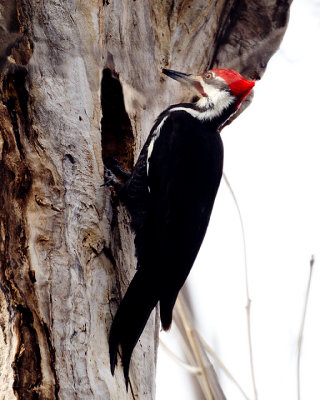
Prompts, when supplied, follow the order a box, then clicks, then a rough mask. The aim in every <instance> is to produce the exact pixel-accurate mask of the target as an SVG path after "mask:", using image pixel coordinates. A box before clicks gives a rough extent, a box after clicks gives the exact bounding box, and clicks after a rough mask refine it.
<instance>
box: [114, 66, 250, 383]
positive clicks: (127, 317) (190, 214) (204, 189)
mask: <svg viewBox="0 0 320 400" xmlns="http://www.w3.org/2000/svg"><path fill="white" fill-rule="evenodd" d="M163 73H164V74H165V75H167V76H169V77H171V78H173V79H175V80H177V81H179V82H181V83H182V84H184V85H187V86H188V87H190V88H191V89H192V90H195V91H196V92H197V95H198V97H199V98H198V100H197V101H195V102H193V103H180V104H175V105H172V106H170V107H168V108H167V109H166V110H165V111H163V112H162V113H161V114H160V115H159V117H158V118H157V120H156V122H155V124H154V126H153V128H152V129H151V132H150V134H149V136H148V138H147V141H146V143H145V145H144V147H143V149H142V151H141V153H140V156H139V159H138V161H137V163H136V165H135V167H134V170H133V172H132V174H130V175H128V176H127V180H126V182H125V183H124V184H123V185H119V184H116V182H115V181H114V180H112V179H111V180H109V183H110V181H112V183H113V184H115V185H116V189H117V193H118V195H119V198H120V199H121V200H122V202H123V203H124V204H125V205H126V207H127V209H128V210H129V212H130V214H131V223H132V227H133V229H134V232H135V234H136V237H135V246H136V255H137V260H138V269H137V272H136V274H135V276H134V278H133V279H132V281H131V283H130V285H129V287H128V290H127V292H126V294H125V296H124V298H123V299H122V301H121V303H120V306H119V308H118V311H117V313H116V315H115V317H114V320H113V323H112V326H111V330H110V336H109V352H110V366H111V372H112V374H113V373H114V369H115V366H116V363H117V352H118V347H119V346H121V350H122V363H123V371H124V376H125V380H126V385H128V379H129V364H130V359H131V354H132V351H133V349H134V347H135V345H136V343H137V341H138V339H139V337H140V335H141V333H142V331H143V329H144V327H145V325H146V323H147V320H148V318H149V316H150V313H151V311H152V310H153V309H154V307H155V306H156V305H157V303H158V302H160V318H161V324H162V327H163V329H164V330H167V329H169V328H170V325H171V322H172V310H173V307H174V304H175V301H176V298H177V296H178V293H179V291H180V289H181V287H182V285H183V284H184V282H185V280H186V278H187V276H188V274H189V272H190V269H191V267H192V265H193V263H194V261H195V258H196V256H197V254H198V251H199V249H200V246H201V243H202V241H203V238H204V235H205V232H206V229H207V226H208V223H209V219H210V215H211V211H212V207H213V203H214V200H215V197H216V194H217V191H218V188H219V184H220V180H221V176H222V168H223V144H222V141H221V138H220V134H219V128H221V126H222V125H223V124H224V123H225V122H226V121H227V120H228V119H229V118H230V116H231V115H232V114H234V113H235V112H236V111H237V109H238V108H239V106H240V104H241V102H242V101H243V100H244V99H245V98H246V96H247V95H248V94H249V93H250V91H251V90H252V88H253V86H254V82H252V81H248V80H246V79H245V78H244V77H242V76H241V75H240V74H239V73H238V72H236V71H233V70H227V69H211V70H208V71H206V72H205V73H203V74H201V75H190V74H184V73H181V72H177V71H172V70H167V69H164V70H163ZM118 170H120V169H119V168H118ZM121 172H122V173H123V171H121Z"/></svg>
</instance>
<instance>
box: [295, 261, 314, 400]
mask: <svg viewBox="0 0 320 400" xmlns="http://www.w3.org/2000/svg"><path fill="white" fill-rule="evenodd" d="M313 264H314V256H313V255H312V256H311V259H310V270H309V279H308V286H307V292H306V297H305V301H304V308H303V313H302V319H301V325H300V332H299V338H298V355H297V395H298V400H300V399H301V385H300V361H301V348H302V340H303V332H304V326H305V321H306V314H307V307H308V301H309V294H310V286H311V279H312V271H313Z"/></svg>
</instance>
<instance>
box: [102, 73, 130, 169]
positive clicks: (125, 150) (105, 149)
mask: <svg viewBox="0 0 320 400" xmlns="http://www.w3.org/2000/svg"><path fill="white" fill-rule="evenodd" d="M101 106H102V120H101V138H102V158H103V162H104V164H105V165H106V166H108V165H109V163H110V160H111V159H112V158H116V159H117V160H118V161H119V163H120V164H121V166H122V167H123V168H125V169H127V170H129V171H131V170H132V168H133V142H134V139H133V133H132V127H131V123H130V119H129V117H128V114H127V112H126V109H125V106H124V100H123V93H122V87H121V84H120V82H119V80H118V79H116V78H114V77H113V76H112V73H111V71H110V69H104V70H103V75H102V81H101Z"/></svg>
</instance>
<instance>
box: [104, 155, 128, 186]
mask: <svg viewBox="0 0 320 400" xmlns="http://www.w3.org/2000/svg"><path fill="white" fill-rule="evenodd" d="M108 166H109V170H110V171H111V172H113V173H115V174H117V175H119V176H120V178H122V179H123V180H124V181H126V180H128V179H129V178H130V176H131V172H129V171H127V170H126V169H124V168H122V167H121V165H120V163H119V161H118V160H117V159H116V158H111V160H110V164H109V165H108Z"/></svg>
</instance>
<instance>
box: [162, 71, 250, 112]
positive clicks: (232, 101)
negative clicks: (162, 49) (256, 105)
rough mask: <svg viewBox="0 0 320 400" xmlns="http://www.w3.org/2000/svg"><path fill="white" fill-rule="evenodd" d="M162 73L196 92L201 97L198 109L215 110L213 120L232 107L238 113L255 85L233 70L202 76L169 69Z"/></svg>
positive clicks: (197, 103) (210, 72) (208, 73)
mask: <svg viewBox="0 0 320 400" xmlns="http://www.w3.org/2000/svg"><path fill="white" fill-rule="evenodd" d="M162 72H163V73H164V74H165V75H167V76H169V77H170V78H173V79H175V80H177V81H179V82H181V83H183V84H185V85H187V86H189V87H191V88H192V89H193V90H196V92H197V94H198V96H200V99H199V100H198V101H197V102H196V105H197V107H198V108H199V109H201V110H203V111H206V110H207V111H208V110H212V111H213V110H214V113H212V116H211V118H213V117H215V116H219V115H221V114H222V113H223V111H224V110H225V109H227V108H229V107H230V106H231V105H233V111H236V110H237V108H238V107H239V106H240V104H241V102H242V101H243V100H244V99H245V98H246V97H247V95H248V94H249V93H250V91H251V90H252V88H253V86H254V85H255V82H253V81H248V80H247V79H245V78H244V77H243V76H241V75H240V74H239V73H238V72H236V71H234V70H232V69H209V70H208V71H206V72H204V73H203V74H200V75H191V74H184V73H182V72H177V71H173V70H169V69H163V70H162ZM208 115H209V113H208Z"/></svg>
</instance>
